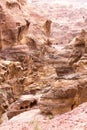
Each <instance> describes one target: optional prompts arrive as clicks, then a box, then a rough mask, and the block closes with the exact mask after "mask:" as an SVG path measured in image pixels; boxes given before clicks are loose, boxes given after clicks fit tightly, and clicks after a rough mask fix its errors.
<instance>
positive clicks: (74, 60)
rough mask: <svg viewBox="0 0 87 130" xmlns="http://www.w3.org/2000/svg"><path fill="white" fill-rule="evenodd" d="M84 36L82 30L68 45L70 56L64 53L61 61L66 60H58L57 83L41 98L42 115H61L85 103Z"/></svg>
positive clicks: (86, 70)
mask: <svg viewBox="0 0 87 130" xmlns="http://www.w3.org/2000/svg"><path fill="white" fill-rule="evenodd" d="M86 35H87V33H86V32H85V31H84V30H82V32H81V33H80V34H79V35H78V36H77V37H76V38H75V39H74V40H73V41H72V42H71V43H70V44H69V45H68V46H71V48H69V47H68V49H71V52H70V53H71V54H70V55H69V56H67V55H66V53H64V54H62V55H61V59H64V58H65V57H66V60H64V61H63V60H60V59H59V62H58V65H57V64H56V73H57V80H58V81H56V82H54V84H53V87H52V88H51V90H50V91H49V92H47V93H46V94H43V96H42V97H41V100H40V109H41V111H42V112H43V113H47V114H49V113H50V114H53V115H54V114H57V113H59V114H61V113H64V112H68V111H70V110H72V109H74V108H75V107H77V106H78V105H79V104H81V103H83V102H86V101H87V100H86V95H87V94H86V91H87V88H86V75H87V69H86V64H84V63H85V61H86V60H87V58H86V51H85V50H86ZM63 52H64V51H63ZM60 54H61V52H60ZM60 54H59V55H60ZM83 57H84V58H83ZM57 66H58V67H57ZM82 66H83V67H82ZM82 93H83V94H82Z"/></svg>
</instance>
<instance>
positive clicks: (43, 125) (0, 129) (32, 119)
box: [0, 103, 87, 130]
mask: <svg viewBox="0 0 87 130" xmlns="http://www.w3.org/2000/svg"><path fill="white" fill-rule="evenodd" d="M86 108H87V103H84V104H82V105H80V106H79V107H77V108H75V109H74V110H73V111H71V112H68V113H65V114H62V115H60V116H59V115H56V116H55V117H54V118H53V119H49V118H47V117H46V116H45V117H44V116H42V115H40V110H38V109H36V110H31V111H28V112H24V113H22V114H20V115H18V116H15V117H14V118H12V119H11V120H9V121H8V122H7V123H4V124H2V125H1V126H0V130H9V129H12V130H19V129H20V130H23V129H26V130H27V129H29V130H34V129H42V130H46V129H52V130H58V129H59V130H64V128H65V129H67V130H70V129H71V130H75V129H77V130H86V129H87V109H86Z"/></svg>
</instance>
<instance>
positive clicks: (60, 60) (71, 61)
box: [0, 0, 87, 130]
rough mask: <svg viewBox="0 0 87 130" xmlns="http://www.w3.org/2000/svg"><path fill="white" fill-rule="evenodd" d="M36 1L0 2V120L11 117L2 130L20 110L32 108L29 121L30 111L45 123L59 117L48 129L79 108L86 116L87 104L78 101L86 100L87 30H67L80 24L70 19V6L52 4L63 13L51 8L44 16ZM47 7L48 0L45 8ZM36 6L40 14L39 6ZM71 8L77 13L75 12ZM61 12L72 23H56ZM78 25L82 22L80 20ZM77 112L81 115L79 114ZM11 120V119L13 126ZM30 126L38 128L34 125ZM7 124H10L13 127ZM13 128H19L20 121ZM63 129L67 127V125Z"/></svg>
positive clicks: (21, 111) (0, 128)
mask: <svg viewBox="0 0 87 130" xmlns="http://www.w3.org/2000/svg"><path fill="white" fill-rule="evenodd" d="M36 5H37V8H36ZM36 5H34V4H33V5H31V4H30V5H28V1H26V0H4V1H3V0H1V1H0V123H2V122H4V121H6V120H9V119H11V118H12V120H10V121H8V123H7V124H5V125H4V124H2V125H1V126H0V130H5V127H6V130H8V129H9V128H8V127H7V125H9V124H10V123H11V121H13V120H14V119H15V118H16V117H17V116H16V115H18V116H20V115H19V114H23V112H25V111H30V112H29V114H30V113H31V114H30V115H31V116H30V117H28V118H29V120H31V117H32V112H34V114H36V115H37V118H38V119H39V117H41V119H42V120H44V118H46V121H47V124H48V126H49V123H52V122H55V121H56V120H57V118H58V120H59V122H58V121H57V123H58V124H59V126H58V125H57V124H55V123H54V128H53V125H52V124H51V127H52V129H55V130H56V129H60V130H62V125H60V122H63V121H64V123H65V125H66V121H65V120H66V119H67V122H69V120H68V117H69V119H71V118H70V116H72V118H73V113H77V111H79V110H80V111H81V112H83V110H85V112H84V113H83V115H84V117H85V116H86V106H87V104H86V103H85V104H83V105H82V106H79V105H80V104H82V103H84V102H87V32H86V31H85V30H86V29H85V30H84V29H83V28H82V26H80V28H81V29H82V31H81V32H80V31H79V30H78V31H75V30H72V28H74V29H75V28H76V27H77V25H78V24H80V23H78V24H77V25H76V23H74V20H75V18H74V17H75V16H76V15H75V14H73V17H71V16H72V15H71V14H72V13H70V11H71V12H73V8H71V7H65V6H64V7H63V6H60V8H57V5H55V9H56V8H57V9H58V10H59V11H60V12H62V13H63V16H62V17H61V15H62V13H61V14H56V16H55V17H54V14H53V13H52V12H51V13H52V16H50V15H48V14H47V16H46V17H45V16H42V15H41V12H39V9H40V10H41V7H38V4H37V2H36ZM44 6H46V7H47V5H44ZM58 6H59V5H58ZM51 8H52V5H50V8H49V10H51ZM47 9H48V8H47ZM67 10H68V13H66V11H67ZM41 11H42V12H43V13H44V11H43V8H42V10H41ZM75 11H76V12H79V14H80V11H78V10H75ZM56 12H58V11H56ZM83 13H84V10H82V14H83ZM66 15H67V17H70V18H71V19H72V21H73V22H72V24H74V25H73V26H72V28H71V25H70V23H69V25H67V24H66V21H67V20H66V21H65V24H64V25H63V23H61V21H62V18H65V17H64V16H66ZM80 15H81V14H80ZM48 16H49V17H48ZM57 19H58V20H59V21H58V22H59V23H58V22H57V21H56V20H57ZM66 19H67V18H66ZM71 19H70V20H71ZM73 19H74V20H73ZM56 22H57V23H56ZM43 24H44V26H43ZM81 25H84V26H86V25H85V23H83V24H81ZM59 29H60V30H59ZM76 29H78V27H77V28H76ZM61 30H62V31H61ZM69 31H70V32H69ZM73 32H74V33H73ZM72 39H73V40H72ZM66 41H67V42H66ZM70 41H71V42H70ZM60 43H61V45H60ZM62 43H63V44H62ZM58 44H59V45H58ZM78 106H79V107H78ZM76 107H78V108H76ZM80 108H81V109H80ZM74 109H75V110H74ZM70 111H71V112H70ZM67 112H68V113H67ZM25 113H27V112H25ZM44 113H45V115H44ZM64 113H66V114H64ZM29 114H28V116H29ZM34 114H33V116H35V115H34ZM58 114H59V115H58ZM61 114H64V115H61ZM69 115H70V116H69ZM14 116H16V117H14ZM56 116H57V118H56ZM64 116H66V118H64ZM77 116H79V118H80V114H79V113H77ZM53 117H54V119H52V120H51V121H49V119H48V118H53ZM63 118H64V120H63ZM79 118H78V119H79ZM82 120H83V118H82V117H81V122H80V123H81V126H82V123H83V121H84V122H86V118H85V120H83V121H82ZM39 121H40V120H39ZM72 121H76V120H75V119H73V120H72ZM41 122H43V121H41ZM41 122H40V123H41ZM24 123H25V122H24ZM14 124H15V122H14V121H13V126H14ZM19 124H20V123H19ZM62 124H63V123H62ZM85 124H86V123H85ZM11 125H12V124H11ZM24 125H25V124H24ZM29 125H30V124H28V127H29ZM86 125H87V124H86ZM33 126H34V125H33ZM35 127H36V129H37V124H36V125H35ZM7 128H8V129H7ZM10 128H11V129H15V128H12V126H10ZM17 128H18V130H19V128H20V126H17ZM49 128H50V127H49ZM65 128H66V129H70V126H69V125H68V126H66V127H65ZM74 128H75V125H72V130H73V129H74ZM76 128H78V129H79V128H80V125H79V123H77V124H76ZM82 128H84V129H86V126H82ZM20 129H21V130H23V129H28V128H26V127H24V128H23V129H22V128H20ZM32 129H34V128H32ZM38 129H39V128H38ZM46 129H47V128H46V126H45V130H46ZM43 130H44V129H43Z"/></svg>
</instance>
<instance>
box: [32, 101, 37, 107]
mask: <svg viewBox="0 0 87 130" xmlns="http://www.w3.org/2000/svg"><path fill="white" fill-rule="evenodd" d="M36 105H37V101H36V100H34V101H33V102H31V103H30V108H32V107H34V106H36Z"/></svg>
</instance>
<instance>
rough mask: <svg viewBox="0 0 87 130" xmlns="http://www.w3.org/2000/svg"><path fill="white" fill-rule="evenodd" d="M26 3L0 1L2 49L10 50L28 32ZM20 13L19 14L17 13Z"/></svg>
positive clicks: (0, 41)
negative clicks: (25, 14)
mask: <svg viewBox="0 0 87 130" xmlns="http://www.w3.org/2000/svg"><path fill="white" fill-rule="evenodd" d="M23 3H25V1H16V0H14V1H12V0H5V1H0V48H1V49H5V48H9V47H11V46H13V45H15V43H17V44H19V43H18V41H19V42H20V40H21V39H22V37H23V35H24V34H25V33H27V32H28V28H29V24H30V23H29V21H28V20H26V18H24V14H23V13H24V12H22V8H23V7H22V6H25V4H23ZM16 12H18V13H16Z"/></svg>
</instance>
